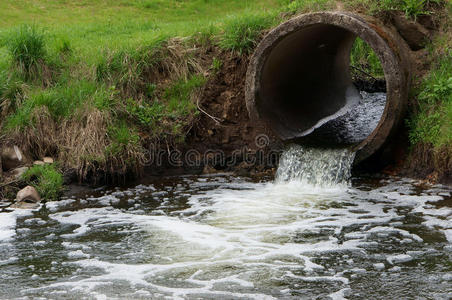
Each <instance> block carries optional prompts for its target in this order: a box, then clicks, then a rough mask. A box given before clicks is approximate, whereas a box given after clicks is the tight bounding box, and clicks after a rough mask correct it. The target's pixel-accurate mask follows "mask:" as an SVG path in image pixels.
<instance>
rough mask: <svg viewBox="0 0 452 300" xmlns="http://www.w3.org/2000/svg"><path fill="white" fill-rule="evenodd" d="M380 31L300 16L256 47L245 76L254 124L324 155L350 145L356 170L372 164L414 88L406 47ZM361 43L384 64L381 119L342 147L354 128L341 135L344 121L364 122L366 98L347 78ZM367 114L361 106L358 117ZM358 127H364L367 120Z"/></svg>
mask: <svg viewBox="0 0 452 300" xmlns="http://www.w3.org/2000/svg"><path fill="white" fill-rule="evenodd" d="M373 22H375V23H373ZM379 26H380V25H379V24H378V23H377V21H376V20H373V19H371V18H369V19H366V20H364V19H363V18H362V17H361V16H356V15H352V14H349V13H343V12H323V13H314V14H307V15H302V16H299V17H297V18H295V19H292V20H289V21H287V22H286V23H284V24H282V25H280V26H278V27H277V28H275V29H274V30H273V31H271V32H270V33H269V34H268V35H267V36H266V37H265V38H264V39H263V41H262V42H261V43H260V44H259V46H258V47H257V49H256V51H255V53H254V55H253V57H252V58H251V61H250V65H249V68H248V73H247V82H246V102H247V108H248V111H249V113H250V117H251V118H252V119H256V120H261V121H263V122H264V123H265V124H266V125H267V126H268V127H270V128H271V129H272V130H273V131H274V132H275V133H276V135H277V136H279V137H280V138H281V139H282V140H290V141H295V142H298V143H303V144H308V143H313V144H322V145H323V146H327V147H338V146H343V145H350V144H352V145H353V149H354V150H355V151H358V153H357V159H356V161H357V162H359V161H361V160H363V159H365V158H367V157H369V156H370V155H371V154H372V153H374V152H375V151H376V150H378V149H379V148H380V147H381V146H382V145H384V144H385V143H386V140H387V139H388V138H389V137H390V136H391V135H392V134H393V132H394V131H395V128H396V127H397V125H398V124H399V122H400V119H401V115H402V113H403V110H404V107H405V102H406V97H407V91H408V84H409V81H408V64H407V63H406V59H405V51H406V50H405V48H404V47H405V46H404V44H403V43H400V44H399V42H398V41H397V39H396V38H395V37H394V36H393V35H392V34H391V33H390V31H389V30H387V29H385V28H383V27H379ZM357 37H360V38H362V39H363V40H364V41H365V42H366V43H368V44H369V46H370V47H371V48H372V49H373V50H374V51H375V53H376V55H377V57H378V58H379V60H380V62H381V64H382V68H383V71H384V75H385V79H386V83H387V84H386V85H387V97H385V98H384V102H383V104H382V107H381V111H380V112H379V115H378V114H377V113H375V116H374V117H376V118H377V119H376V122H374V123H372V124H371V125H372V126H373V127H372V128H370V130H369V131H368V132H367V133H366V135H365V136H363V137H362V138H360V139H357V140H353V139H344V138H343V132H344V128H345V127H347V128H345V130H349V129H350V126H353V125H354V124H355V123H354V122H351V123H349V124H346V126H345V127H344V120H343V119H344V118H345V117H348V118H358V117H359V115H360V113H359V110H356V107H357V106H358V104H361V103H362V102H361V100H362V98H361V95H360V92H359V90H358V89H357V88H356V86H355V85H354V84H353V81H352V78H351V73H350V53H351V49H352V46H353V43H354V41H355V40H356V38H357ZM358 86H359V85H358ZM363 107H364V109H367V107H365V106H361V111H363V110H362V109H363ZM364 111H365V112H367V110H364ZM349 112H352V113H350V114H349ZM347 114H349V115H348V116H347ZM341 118H342V119H341ZM374 121H375V120H374ZM361 124H364V125H366V122H365V120H364V121H362V120H361ZM364 125H363V126H364Z"/></svg>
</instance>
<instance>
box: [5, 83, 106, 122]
mask: <svg viewBox="0 0 452 300" xmlns="http://www.w3.org/2000/svg"><path fill="white" fill-rule="evenodd" d="M109 99H110V98H109V94H108V92H107V91H106V90H105V88H103V86H102V85H97V84H96V83H95V82H92V81H87V80H80V81H74V82H69V83H68V84H66V85H58V86H56V87H53V88H48V89H40V88H37V89H36V90H35V91H32V92H31V93H30V94H29V95H28V97H27V98H26V99H25V100H24V101H23V103H22V104H21V105H20V107H18V108H17V110H16V111H15V112H14V113H13V114H11V115H9V116H8V118H7V119H6V121H5V124H4V128H5V129H6V130H13V129H22V130H23V129H25V128H27V127H29V126H33V116H34V114H33V112H34V111H35V110H36V109H38V108H41V107H45V108H46V109H47V110H48V111H49V113H50V116H51V117H52V118H53V119H54V120H55V121H56V122H59V121H61V120H62V119H64V118H70V117H72V116H73V115H74V114H75V112H76V111H77V109H78V108H80V107H81V106H82V105H83V104H84V103H86V102H88V101H91V102H92V103H93V104H94V105H95V106H98V107H99V108H105V107H106V106H107V105H108V104H107V103H108V102H109Z"/></svg>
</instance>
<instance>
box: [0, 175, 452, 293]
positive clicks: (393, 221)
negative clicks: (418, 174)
mask: <svg viewBox="0 0 452 300" xmlns="http://www.w3.org/2000/svg"><path fill="white" fill-rule="evenodd" d="M450 193H451V190H450V188H447V187H443V186H434V187H420V186H418V185H417V184H416V183H415V182H414V181H411V180H403V179H381V180H377V179H369V180H365V179H360V180H355V181H354V182H353V184H352V185H351V186H350V185H343V184H338V185H336V186H334V185H331V186H329V187H327V188H325V187H319V186H315V185H312V184H308V183H303V184H300V182H299V181H298V182H297V181H293V180H292V181H289V182H281V181H280V182H278V183H272V182H252V181H250V180H248V179H244V178H238V177H231V176H227V175H223V176H201V177H177V178H168V179H162V180H156V181H151V182H148V183H147V184H142V185H139V186H136V187H134V188H130V189H128V190H106V191H101V192H98V193H96V194H95V195H93V196H84V197H77V198H74V199H65V200H63V201H61V202H51V203H47V204H46V205H45V206H43V207H42V208H41V209H39V210H37V211H34V212H29V213H27V214H23V215H20V214H17V213H13V214H14V215H13V214H11V213H0V233H2V236H4V237H7V238H5V239H3V240H2V242H1V243H0V255H1V259H0V260H1V262H0V278H1V280H0V298H6V299H14V298H23V297H28V298H35V297H43V298H49V299H82V298H86V299H165V298H166V299H177V298H179V299H200V298H202V299H218V298H220V299H299V298H304V299H312V298H316V297H319V298H320V299H323V298H327V297H330V298H331V299H342V298H352V299H369V298H374V299H376V298H381V299H387V298H401V299H406V298H415V297H421V298H437V299H447V298H448V297H449V296H451V294H450V290H451V286H452V285H451V284H452V276H451V271H452V270H451V268H452V267H451V263H450V261H451V255H452V244H451V243H452V234H451V232H452V226H451V215H452V209H451V194H450Z"/></svg>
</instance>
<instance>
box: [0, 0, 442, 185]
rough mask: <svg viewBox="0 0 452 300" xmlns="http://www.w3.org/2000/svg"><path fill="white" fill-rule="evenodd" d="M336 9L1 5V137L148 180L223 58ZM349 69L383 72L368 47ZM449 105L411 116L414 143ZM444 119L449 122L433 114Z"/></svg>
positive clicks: (191, 119)
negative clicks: (277, 29)
mask: <svg viewBox="0 0 452 300" xmlns="http://www.w3.org/2000/svg"><path fill="white" fill-rule="evenodd" d="M421 2H422V3H421ZM430 2H439V1H420V0H412V1H408V0H400V1H398V0H385V1H376V0H359V1H358V0H346V1H343V2H342V6H344V7H345V8H346V9H352V10H358V11H363V12H367V13H371V14H378V13H380V12H381V11H384V10H388V9H390V10H392V9H396V10H402V11H404V12H405V13H406V15H407V17H410V18H416V17H417V16H419V15H421V14H424V13H426V12H427V10H428V6H429V5H431V3H430ZM417 4H419V5H417ZM420 4H422V5H420ZM336 7H337V2H336V1H332V0H303V1H301V0H299V1H289V0H260V1H258V0H247V1H242V0H215V1H214V0H190V1H177V0H133V1H113V0H104V1H99V0H89V1H83V2H67V1H58V2H56V1H48V0H40V1H31V0H22V1H12V0H5V1H2V2H1V3H0V116H1V119H0V120H1V121H0V126H1V141H2V143H6V144H7V143H15V144H19V145H20V146H21V147H22V148H23V150H24V151H25V152H26V153H27V154H29V155H30V156H32V157H33V158H40V157H43V156H53V157H55V158H56V159H57V161H59V163H60V165H61V167H62V168H63V169H75V170H76V172H77V175H78V178H79V179H80V180H84V179H85V178H87V176H89V174H93V173H96V172H98V173H102V174H108V175H114V176H116V175H119V176H123V175H125V174H127V173H136V174H139V173H140V172H141V169H142V167H141V166H142V162H143V160H144V159H145V158H146V157H145V155H146V154H145V153H146V148H147V147H148V146H149V145H150V144H155V145H162V147H164V148H168V147H173V146H177V145H179V144H181V143H183V142H184V139H185V137H186V135H187V133H188V132H189V130H190V129H191V128H192V126H193V125H194V124H195V123H196V121H197V120H198V119H199V117H200V110H199V109H198V107H197V100H198V95H199V91H200V90H201V89H202V88H203V86H204V85H205V83H206V82H207V81H208V80H209V78H210V77H211V76H213V75H214V74H215V73H216V72H217V71H218V69H220V68H221V66H222V59H223V57H224V56H225V55H234V56H237V57H241V56H247V55H248V54H249V53H251V52H252V50H253V48H254V47H255V45H256V43H257V41H258V40H259V39H260V37H261V36H262V33H263V32H264V31H265V30H267V29H269V28H271V27H273V26H275V25H277V24H279V23H280V22H282V21H284V20H285V19H287V18H290V17H291V16H293V15H294V14H296V13H301V12H308V11H317V10H324V9H335V8H336ZM351 61H352V64H353V65H354V66H356V67H357V68H365V69H366V70H367V71H368V72H370V73H371V75H372V76H373V77H380V78H381V77H382V76H383V73H382V70H381V66H380V64H379V62H378V59H376V56H375V54H374V53H373V52H372V51H371V49H370V48H369V47H368V46H367V45H366V44H365V43H363V42H362V41H358V42H357V43H356V44H355V46H354V48H353V52H352V60H351ZM440 64H442V63H440ZM440 69H441V67H439V69H438V70H440ZM435 72H436V71H435ZM438 72H440V71H438ZM448 72H449V74H450V71H448ZM432 76H433V75H432ZM428 80H430V79H427V81H428ZM425 86H428V83H425ZM448 93H449V92H448ZM420 95H421V96H420V101H421V103H424V102H425V103H430V102H431V101H430V100H428V99H430V98H431V95H430V94H427V93H424V94H420ZM422 95H423V96H422ZM449 95H450V94H449ZM435 97H437V98H438V99H439V98H441V97H443V94H441V96H435ZM423 99H424V100H423ZM426 99H427V100H426ZM441 99H442V98H441ZM441 99H440V100H435V101H433V102H434V104H432V105H430V104H429V105H430V106H428V105H427V104H426V105H421V106H420V108H419V110H417V111H415V113H414V114H413V117H412V119H411V120H410V122H411V123H410V124H412V134H411V135H412V142H413V144H415V145H417V144H425V143H426V142H428V143H430V141H429V140H428V139H429V138H431V137H428V138H427V136H428V135H426V134H424V133H423V128H424V129H425V128H427V127H428V126H430V125H428V124H431V123H432V122H433V123H435V125H437V123H436V122H440V120H441V122H443V121H442V120H443V119H444V118H443V114H445V115H448V114H450V108H448V107H449V106H447V105H446V106H447V107H446V106H444V105H443V104H441V103H442V102H443V100H441ZM438 111H441V114H442V115H441V117H434V116H436V115H435V114H436V113H437V112H438ZM441 124H443V125H438V126H440V127H441V128H446V129H441V130H440V133H439V134H438V136H441V137H442V138H443V139H445V140H447V141H446V144H447V143H449V144H450V138H444V137H443V136H444V134H443V131H442V130H445V131H446V132H450V128H449V129H447V128H448V126H450V123H449V124H446V123H444V122H443V123H441ZM444 124H445V125H444ZM448 130H449V131H448ZM424 131H429V130H428V129H426V130H424ZM433 145H435V147H440V148H441V149H443V148H444V143H443V142H441V143H437V142H433ZM447 147H448V146H447ZM447 147H446V148H447ZM435 149H436V148H435ZM441 151H442V150H441Z"/></svg>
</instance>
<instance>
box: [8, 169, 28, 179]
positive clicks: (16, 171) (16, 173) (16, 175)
mask: <svg viewBox="0 0 452 300" xmlns="http://www.w3.org/2000/svg"><path fill="white" fill-rule="evenodd" d="M27 170H28V167H20V168H16V169H14V170H12V171H11V172H10V174H11V175H12V176H14V178H15V179H19V178H20V177H21V176H22V175H23V174H24V173H25V172H26V171H27Z"/></svg>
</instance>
